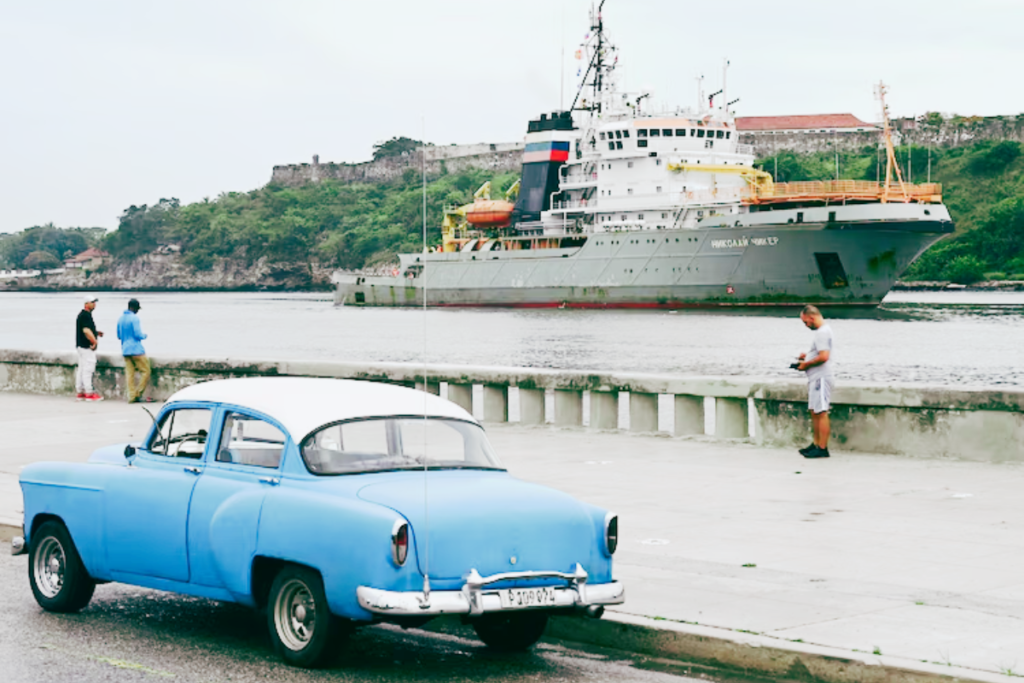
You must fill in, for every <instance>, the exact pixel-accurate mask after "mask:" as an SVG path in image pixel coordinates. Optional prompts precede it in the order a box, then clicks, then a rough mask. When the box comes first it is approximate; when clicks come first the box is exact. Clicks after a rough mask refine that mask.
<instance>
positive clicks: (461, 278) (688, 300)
mask: <svg viewBox="0 0 1024 683" xmlns="http://www.w3.org/2000/svg"><path fill="white" fill-rule="evenodd" d="M952 230H953V226H952V223H951V222H949V221H948V219H946V220H919V219H914V220H885V221H864V222H851V223H843V224H839V223H834V222H823V223H797V224H794V223H779V224H771V223H768V224H760V225H745V226H740V227H732V228H730V227H721V226H719V227H713V228H707V229H682V230H658V231H634V232H610V233H592V234H589V235H588V236H587V239H586V243H585V244H583V245H582V246H580V247H575V248H568V249H562V248H557V249H543V250H539V249H538V250H533V251H530V250H523V251H499V252H483V253H469V254H467V253H450V254H443V253H442V254H438V253H430V254H421V255H403V256H402V263H403V271H402V272H403V273H406V272H407V271H406V270H405V269H406V268H407V267H408V266H409V265H410V264H413V263H415V264H417V265H419V264H422V267H423V270H422V271H421V272H418V274H417V277H414V278H410V277H406V276H403V275H399V276H396V277H361V276H341V277H338V278H336V281H337V292H336V299H335V300H336V303H338V304H343V305H356V306H423V305H424V292H426V295H425V299H426V305H427V306H441V307H506V308H547V307H565V308H638V309H644V308H658V309H683V308H702V307H707V308H722V307H743V306H798V305H804V304H808V303H814V304H823V305H829V306H877V305H878V304H879V303H880V302H881V301H882V298H883V297H885V295H886V293H888V292H889V290H890V289H891V288H892V285H893V284H894V283H895V281H896V279H897V277H899V275H900V274H901V273H902V272H903V271H904V270H905V269H906V268H907V267H908V266H909V265H910V264H911V263H912V262H913V261H914V260H915V259H916V258H917V257H918V256H919V255H920V254H921V253H923V252H924V250H925V249H927V248H928V247H929V246H930V245H931V244H933V243H934V242H935V241H937V240H938V239H940V238H941V237H942V236H943V235H945V234H947V233H949V232H952Z"/></svg>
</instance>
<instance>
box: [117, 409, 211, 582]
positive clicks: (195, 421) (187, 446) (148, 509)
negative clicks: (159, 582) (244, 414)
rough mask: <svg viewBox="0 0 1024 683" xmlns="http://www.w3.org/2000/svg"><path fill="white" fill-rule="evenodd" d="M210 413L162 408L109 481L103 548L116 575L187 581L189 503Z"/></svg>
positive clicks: (201, 464) (201, 463)
mask: <svg viewBox="0 0 1024 683" xmlns="http://www.w3.org/2000/svg"><path fill="white" fill-rule="evenodd" d="M212 416H213V409H212V408H211V407H210V406H204V405H199V404H194V405H181V406H173V407H171V408H169V409H166V410H165V411H164V412H163V413H162V414H161V415H160V419H159V421H158V422H157V423H156V425H155V428H154V429H153V430H152V432H151V434H150V436H149V438H148V439H147V441H146V443H145V444H144V445H143V446H142V447H140V448H139V449H138V450H137V451H136V455H135V458H134V459H133V461H132V463H131V465H130V466H128V467H125V468H120V469H119V471H118V473H117V476H112V477H111V478H110V480H109V481H108V483H107V490H106V493H105V496H104V528H105V541H106V543H105V546H106V552H107V562H108V564H109V566H110V570H111V572H112V574H113V575H114V577H115V578H119V577H118V576H117V575H118V574H126V575H139V576H148V577H156V578H161V579H170V580H172V581H182V582H185V581H188V580H189V558H188V545H187V531H188V512H189V503H190V501H191V498H192V490H193V489H194V488H195V485H196V482H197V481H198V480H199V479H200V478H201V476H200V475H202V473H203V468H204V466H205V462H204V455H205V452H206V450H207V441H208V439H207V436H208V434H209V431H210V425H211V424H212ZM121 578H124V580H127V581H130V580H131V577H130V576H125V577H121Z"/></svg>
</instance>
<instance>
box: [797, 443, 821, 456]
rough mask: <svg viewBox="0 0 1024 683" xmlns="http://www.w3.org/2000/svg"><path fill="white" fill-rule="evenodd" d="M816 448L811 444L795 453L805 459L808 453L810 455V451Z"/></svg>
mask: <svg viewBox="0 0 1024 683" xmlns="http://www.w3.org/2000/svg"><path fill="white" fill-rule="evenodd" d="M816 448H817V446H815V445H814V444H813V443H812V444H811V445H810V446H806V447H804V448H801V449H800V450H799V451H797V453H799V454H800V455H803V456H805V457H806V456H807V454H808V453H810V452H811V451H813V450H814V449H816Z"/></svg>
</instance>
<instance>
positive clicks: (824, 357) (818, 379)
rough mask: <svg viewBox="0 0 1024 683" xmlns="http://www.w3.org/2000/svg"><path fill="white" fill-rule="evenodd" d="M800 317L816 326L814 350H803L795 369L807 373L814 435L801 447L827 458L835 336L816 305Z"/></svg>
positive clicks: (812, 455) (803, 452)
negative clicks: (806, 444) (809, 443)
mask: <svg viewBox="0 0 1024 683" xmlns="http://www.w3.org/2000/svg"><path fill="white" fill-rule="evenodd" d="M800 321H801V322H803V324H804V325H807V327H809V328H810V329H812V330H814V341H813V342H812V343H811V350H810V351H808V352H807V353H801V354H800V355H799V356H798V358H799V359H800V363H799V364H797V366H796V369H797V370H802V371H804V372H806V373H807V408H808V410H810V411H811V424H812V425H813V427H814V439H813V441H812V442H811V445H810V446H808V447H807V448H801V449H800V455H802V456H804V457H805V458H827V457H828V437H829V434H830V432H831V424H829V419H828V411H829V409H830V408H831V407H832V390H833V389H834V388H835V375H834V374H833V372H832V368H833V361H832V351H833V346H834V343H833V339H832V328H831V327H830V326H829V325H827V324H825V318H823V317H822V315H821V311H819V310H818V309H817V307H816V306H804V309H803V311H801V312H800Z"/></svg>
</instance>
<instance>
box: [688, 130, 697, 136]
mask: <svg viewBox="0 0 1024 683" xmlns="http://www.w3.org/2000/svg"><path fill="white" fill-rule="evenodd" d="M690 137H691V138H695V137H697V131H695V130H694V129H693V128H691V129H690Z"/></svg>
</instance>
